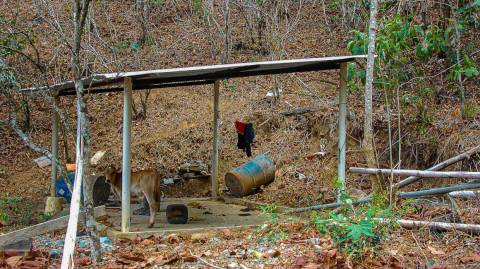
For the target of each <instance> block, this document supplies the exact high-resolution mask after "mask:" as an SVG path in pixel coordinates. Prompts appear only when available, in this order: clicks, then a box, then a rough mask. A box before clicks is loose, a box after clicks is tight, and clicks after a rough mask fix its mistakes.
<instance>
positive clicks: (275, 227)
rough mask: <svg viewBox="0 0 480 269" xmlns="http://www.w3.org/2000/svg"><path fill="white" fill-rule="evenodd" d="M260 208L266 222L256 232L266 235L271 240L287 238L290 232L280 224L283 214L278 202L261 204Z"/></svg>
mask: <svg viewBox="0 0 480 269" xmlns="http://www.w3.org/2000/svg"><path fill="white" fill-rule="evenodd" d="M259 208H260V209H261V210H262V211H263V218H264V219H265V223H264V224H263V225H261V226H260V227H258V228H257V229H256V230H255V232H256V233H257V234H259V235H261V236H266V238H267V240H269V241H278V240H282V239H285V238H286V237H287V236H288V233H287V232H286V231H285V230H284V228H283V226H282V225H281V224H280V219H281V214H280V213H278V210H277V203H276V202H274V203H272V204H269V205H266V206H259Z"/></svg>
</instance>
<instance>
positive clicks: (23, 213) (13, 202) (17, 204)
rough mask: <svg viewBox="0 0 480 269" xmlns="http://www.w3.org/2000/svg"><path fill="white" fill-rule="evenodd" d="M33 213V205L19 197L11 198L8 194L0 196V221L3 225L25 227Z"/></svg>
mask: <svg viewBox="0 0 480 269" xmlns="http://www.w3.org/2000/svg"><path fill="white" fill-rule="evenodd" d="M34 213H35V209H34V205H33V204H32V203H30V202H28V201H26V200H24V199H22V198H21V197H11V196H10V194H9V193H8V192H7V193H2V194H1V195H0V221H1V222H2V223H3V224H4V225H6V226H11V225H15V224H16V225H18V226H26V225H28V224H29V222H30V219H31V218H32V217H33V215H34Z"/></svg>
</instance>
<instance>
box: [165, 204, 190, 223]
mask: <svg viewBox="0 0 480 269" xmlns="http://www.w3.org/2000/svg"><path fill="white" fill-rule="evenodd" d="M166 215H167V221H168V223H170V224H185V223H187V221H188V208H187V207H186V206H185V205H184V204H173V205H168V206H167V212H166Z"/></svg>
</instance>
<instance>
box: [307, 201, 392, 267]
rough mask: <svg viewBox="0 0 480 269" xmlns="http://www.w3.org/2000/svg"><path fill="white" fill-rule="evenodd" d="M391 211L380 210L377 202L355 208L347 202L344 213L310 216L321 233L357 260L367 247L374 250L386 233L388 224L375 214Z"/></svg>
mask: <svg viewBox="0 0 480 269" xmlns="http://www.w3.org/2000/svg"><path fill="white" fill-rule="evenodd" d="M345 201H347V199H346V200H345ZM350 203H351V202H350ZM347 204H348V203H347ZM393 214H394V212H392V211H391V207H388V208H387V209H385V210H380V209H379V207H378V206H372V205H370V207H369V208H366V207H362V208H360V209H359V210H357V211H355V210H354V208H353V207H351V206H350V207H349V208H348V209H347V211H346V212H345V213H340V214H338V215H337V214H334V213H330V214H329V216H330V218H328V219H324V218H321V215H320V214H319V213H317V212H314V213H313V214H312V216H311V219H312V220H313V221H314V222H315V226H316V228H317V229H318V230H319V231H320V232H321V233H322V234H326V235H328V236H330V238H332V239H333V241H334V242H335V244H336V245H337V246H338V247H339V248H340V249H341V250H343V251H346V252H347V254H348V256H349V259H350V258H353V259H355V260H356V259H358V258H359V257H361V256H362V255H364V254H365V253H366V252H367V251H375V247H376V246H377V245H378V244H379V243H380V242H381V240H382V239H383V238H385V236H386V233H387V229H386V227H387V226H388V225H387V226H385V225H382V224H380V223H379V221H377V220H375V218H377V217H381V218H389V217H391V216H392V215H393Z"/></svg>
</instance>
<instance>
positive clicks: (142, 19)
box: [136, 0, 152, 44]
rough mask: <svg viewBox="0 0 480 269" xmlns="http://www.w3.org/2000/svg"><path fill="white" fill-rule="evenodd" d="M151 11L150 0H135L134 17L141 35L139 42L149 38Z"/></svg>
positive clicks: (143, 42)
mask: <svg viewBox="0 0 480 269" xmlns="http://www.w3.org/2000/svg"><path fill="white" fill-rule="evenodd" d="M151 12H152V5H151V3H150V0H137V3H136V18H137V21H138V24H140V29H141V30H142V36H141V37H140V43H141V44H145V43H146V42H147V41H148V40H149V38H150V27H149V25H150V13H151Z"/></svg>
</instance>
